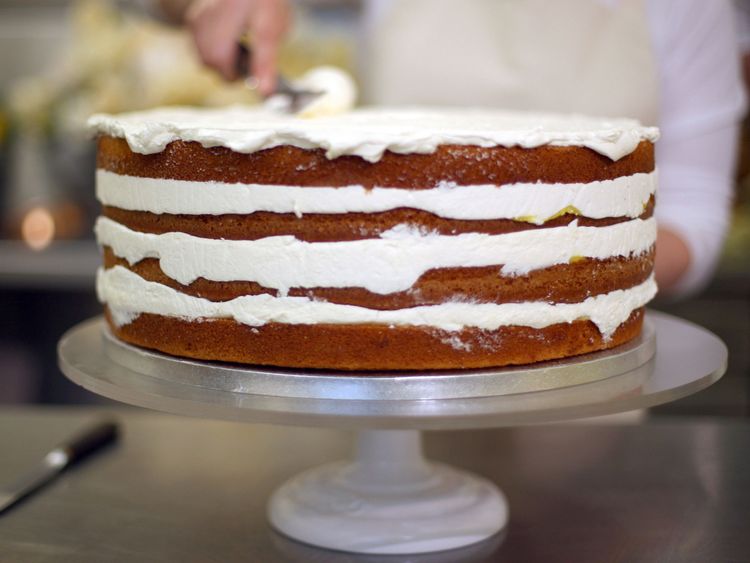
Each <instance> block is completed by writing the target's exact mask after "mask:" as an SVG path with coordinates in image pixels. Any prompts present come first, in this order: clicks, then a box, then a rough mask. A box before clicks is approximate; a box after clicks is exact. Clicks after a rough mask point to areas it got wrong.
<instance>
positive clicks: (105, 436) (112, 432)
mask: <svg viewBox="0 0 750 563" xmlns="http://www.w3.org/2000/svg"><path fill="white" fill-rule="evenodd" d="M118 436H119V427H118V426H117V424H116V423H115V422H112V421H106V422H100V423H99V424H96V425H95V426H93V427H91V428H89V429H88V430H86V431H84V432H83V433H82V434H79V435H78V436H76V437H75V438H73V439H72V440H70V441H69V442H65V443H64V444H60V445H59V446H58V447H57V448H56V449H59V450H63V451H64V452H65V453H66V454H67V455H68V464H73V463H75V462H77V461H80V460H82V459H83V458H85V457H86V456H88V455H89V454H91V453H93V452H95V451H96V450H98V449H100V448H102V447H104V446H106V445H108V444H110V443H112V442H114V441H116V440H117V438H118Z"/></svg>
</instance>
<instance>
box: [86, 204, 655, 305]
mask: <svg viewBox="0 0 750 563" xmlns="http://www.w3.org/2000/svg"><path fill="white" fill-rule="evenodd" d="M95 231H96V235H97V240H98V242H99V244H101V245H103V246H109V247H111V248H112V250H113V251H114V253H115V254H116V255H117V256H119V257H121V258H124V259H126V260H127V261H128V262H129V263H130V264H135V263H137V262H139V261H141V260H143V259H144V258H157V259H159V263H160V266H161V268H162V270H163V271H164V273H165V274H166V275H168V276H169V277H171V278H172V279H174V280H176V281H178V282H180V283H182V284H189V283H192V282H193V281H195V280H196V279H198V278H205V279H207V280H211V281H255V282H257V283H259V284H260V285H262V286H264V287H268V288H274V289H277V290H279V291H280V292H282V293H285V292H287V291H288V290H289V288H292V287H362V288H365V289H367V290H369V291H372V292H374V293H379V294H388V293H393V292H397V291H405V290H407V289H409V288H410V287H411V286H412V285H413V284H414V283H415V282H416V281H417V280H418V279H419V277H420V276H422V275H423V274H424V273H425V272H427V271H428V270H432V269H435V268H460V267H473V266H494V265H497V266H500V265H502V269H501V272H502V274H504V275H520V274H526V273H528V272H530V271H532V270H535V269H539V268H547V267H549V266H553V265H555V264H565V263H567V262H569V261H570V259H571V258H572V257H575V256H584V257H588V258H595V259H607V258H612V257H615V256H631V255H639V254H642V253H644V252H646V251H648V250H649V249H650V248H651V247H652V245H653V244H654V242H655V240H656V221H655V219H653V218H652V219H647V220H645V221H644V220H641V219H632V220H630V221H625V222H623V223H616V224H614V225H610V226H607V227H580V226H578V224H577V221H573V222H572V223H570V224H569V225H567V226H563V227H551V228H544V229H531V230H526V231H519V232H514V233H506V234H501V235H489V234H483V233H464V234H460V235H455V236H446V235H439V234H434V233H423V232H420V230H419V229H418V228H416V227H414V226H410V225H397V226H396V227H394V228H393V229H391V230H389V231H386V232H384V233H382V234H381V235H380V238H375V239H363V240H355V241H342V242H315V243H310V242H304V241H300V240H298V239H296V238H295V237H293V236H274V237H266V238H262V239H258V240H250V241H248V240H221V239H206V238H200V237H195V236H192V235H188V234H185V233H174V232H173V233H164V234H160V235H156V234H150V233H142V232H138V231H133V230H131V229H129V228H127V227H125V226H124V225H121V224H120V223H117V222H115V221H112V220H111V219H108V218H105V217H100V218H99V219H98V220H97V222H96V226H95Z"/></svg>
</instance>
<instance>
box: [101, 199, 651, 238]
mask: <svg viewBox="0 0 750 563" xmlns="http://www.w3.org/2000/svg"><path fill="white" fill-rule="evenodd" d="M653 212H654V198H653V197H652V198H651V199H650V200H649V203H648V204H647V205H646V208H645V209H644V211H643V214H642V215H641V216H640V219H648V218H649V217H651V216H652V215H653ZM102 215H104V216H105V217H108V218H110V219H112V220H113V221H117V222H118V223H120V224H122V225H125V226H126V227H128V228H129V229H132V230H134V231H140V232H145V233H154V234H161V233H172V232H179V233H187V234H189V235H193V236H196V237H202V238H213V239H218V238H221V239H227V240H256V239H260V238H264V237H272V236H279V235H291V236H293V237H295V238H297V239H299V240H304V241H307V242H329V241H342V240H361V239H366V238H374V237H377V236H379V235H380V234H381V233H383V232H385V231H387V230H389V229H392V228H394V227H395V226H396V225H404V224H406V225H412V226H414V227H417V228H421V229H424V230H426V231H427V232H437V233H440V234H442V235H457V234H461V233H486V234H490V235H500V234H505V233H513V232H518V231H526V230H531V229H544V228H551V227H561V226H564V225H567V224H568V223H570V222H571V221H574V220H578V224H579V225H580V226H582V227H607V226H609V225H614V224H616V223H623V222H625V221H629V220H630V218H629V217H607V218H603V219H589V218H587V217H578V216H576V215H572V214H565V215H561V216H560V217H555V218H554V219H550V220H549V221H547V222H545V223H544V224H542V225H535V224H533V223H527V222H523V221H513V220H510V219H495V220H472V221H462V220H458V219H445V218H443V217H438V216H437V215H433V214H432V213H428V212H426V211H419V210H416V209H405V208H400V209H394V210H392V211H384V212H381V213H340V214H330V215H325V214H315V213H310V214H305V215H304V216H303V217H302V218H300V217H297V216H296V215H294V214H292V213H267V212H256V213H250V214H247V215H171V214H157V213H148V212H144V211H128V210H124V209H119V208H117V207H110V206H105V207H104V208H103V210H102Z"/></svg>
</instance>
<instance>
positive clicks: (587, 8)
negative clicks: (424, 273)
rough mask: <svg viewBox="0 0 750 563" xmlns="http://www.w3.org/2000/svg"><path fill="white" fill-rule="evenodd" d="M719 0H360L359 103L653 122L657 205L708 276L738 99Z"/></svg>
mask: <svg viewBox="0 0 750 563" xmlns="http://www.w3.org/2000/svg"><path fill="white" fill-rule="evenodd" d="M732 16H733V13H732V6H731V5H730V3H729V2H728V0H710V1H706V0H619V1H618V0H559V1H555V2H550V1H548V0H544V1H543V0H461V1H460V2H459V1H458V0H370V1H369V2H368V3H367V4H366V11H365V42H364V49H363V53H362V55H363V57H362V65H361V67H362V71H363V73H362V74H363V76H362V80H363V84H364V87H365V92H364V94H365V100H366V101H367V102H368V103H386V104H432V105H444V104H451V105H483V106H499V107H506V108H514V109H541V110H550V111H575V112H580V113H588V114H594V115H596V114H598V115H610V116H613V117H614V116H627V117H635V118H638V119H640V120H641V121H643V122H644V123H646V124H649V125H654V124H655V125H658V126H659V127H660V128H661V130H662V138H661V140H660V141H659V142H658V143H657V150H656V160H657V167H658V168H659V173H660V187H659V194H658V204H657V211H656V213H657V217H658V219H659V221H660V223H661V224H662V225H664V226H666V227H668V228H669V229H671V230H673V231H675V232H677V233H678V234H679V235H680V236H681V237H682V238H683V240H685V242H686V243H687V244H688V247H689V249H690V253H691V264H690V267H689V270H688V271H687V272H686V274H685V275H684V277H683V279H682V280H681V282H680V284H679V287H678V292H680V293H683V294H684V293H688V292H691V291H695V290H696V289H699V288H700V287H701V286H702V285H703V284H704V283H705V282H706V281H707V280H708V279H709V278H710V276H711V274H712V272H713V269H714V267H715V264H716V260H717V258H718V255H719V251H720V249H721V244H722V241H723V238H724V235H725V232H726V229H727V226H728V221H729V209H730V202H731V197H732V187H733V171H734V161H735V151H736V138H737V133H738V123H739V120H740V119H741V117H742V113H743V111H744V91H743V87H742V83H741V81H740V75H739V62H738V53H737V44H736V39H735V34H734V29H733V21H732Z"/></svg>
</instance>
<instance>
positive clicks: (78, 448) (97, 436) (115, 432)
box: [0, 420, 119, 514]
mask: <svg viewBox="0 0 750 563" xmlns="http://www.w3.org/2000/svg"><path fill="white" fill-rule="evenodd" d="M118 436H119V428H118V426H117V424H116V423H114V422H112V421H109V420H106V421H102V422H99V423H97V424H95V425H93V426H91V427H90V428H89V429H88V430H85V431H84V432H83V433H81V434H79V435H78V436H76V437H74V438H72V439H71V440H68V441H66V442H64V443H62V444H60V445H59V446H57V447H56V448H55V449H53V450H51V451H50V452H49V453H47V455H46V456H44V458H43V459H42V460H41V461H39V462H38V463H37V464H36V465H34V466H32V467H30V468H29V469H28V470H27V471H25V472H24V473H22V474H21V475H20V476H19V477H18V478H17V479H16V481H15V482H13V483H11V484H9V485H7V486H4V487H2V486H0V514H4V513H5V512H6V511H7V510H8V509H9V508H11V507H12V506H15V505H16V504H17V503H18V502H19V501H21V500H23V499H25V498H27V497H28V496H30V495H31V494H32V493H34V492H36V491H38V490H39V489H41V488H42V487H43V486H44V485H46V484H47V483H49V482H50V481H52V480H53V479H54V478H55V477H57V476H58V475H59V474H60V473H61V472H62V471H64V470H65V469H66V468H67V467H69V466H71V465H73V464H74V463H76V462H78V461H81V460H83V459H85V458H86V457H88V456H89V455H90V454H92V453H94V452H95V451H97V450H100V449H101V448H103V447H104V446H106V445H108V444H111V443H113V442H114V441H116V440H117V438H118Z"/></svg>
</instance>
